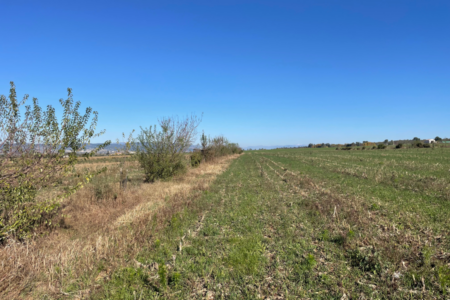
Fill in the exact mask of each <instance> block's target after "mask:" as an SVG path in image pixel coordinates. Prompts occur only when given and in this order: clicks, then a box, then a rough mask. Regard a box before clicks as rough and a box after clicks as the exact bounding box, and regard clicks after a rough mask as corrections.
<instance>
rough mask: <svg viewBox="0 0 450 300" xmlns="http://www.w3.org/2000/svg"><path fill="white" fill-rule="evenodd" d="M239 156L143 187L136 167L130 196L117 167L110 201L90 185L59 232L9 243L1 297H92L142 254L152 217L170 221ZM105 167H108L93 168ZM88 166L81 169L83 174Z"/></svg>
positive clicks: (69, 205) (0, 252)
mask: <svg viewBox="0 0 450 300" xmlns="http://www.w3.org/2000/svg"><path fill="white" fill-rule="evenodd" d="M237 156H238V155H235V156H229V157H224V158H220V159H218V160H216V161H215V162H212V163H205V164H202V165H201V166H200V167H198V168H196V169H190V170H189V171H188V173H187V174H185V175H183V176H180V177H176V178H174V179H173V180H172V181H169V182H156V183H153V184H142V181H139V174H137V173H136V174H135V176H134V179H133V170H135V169H133V168H136V165H133V163H130V164H129V165H127V166H125V167H126V168H128V169H130V171H131V172H130V174H131V177H132V181H131V183H133V180H134V183H135V184H130V185H129V188H128V189H127V190H126V191H122V190H121V189H120V186H119V183H118V181H117V180H115V177H114V176H115V175H114V174H115V173H117V168H118V165H117V164H116V163H112V164H113V165H114V168H113V169H114V170H113V171H111V172H110V173H107V174H105V175H103V176H104V177H105V178H104V179H105V182H106V180H109V179H111V177H112V182H113V183H111V184H109V187H110V191H109V192H110V193H109V194H108V193H105V194H103V196H104V198H100V199H99V197H98V196H97V195H96V190H95V187H94V186H87V187H86V188H85V189H83V190H81V191H80V192H78V193H77V194H76V195H74V196H73V197H72V198H70V199H68V200H67V201H66V202H65V203H63V210H62V213H63V214H64V215H65V216H67V217H64V218H61V219H60V220H54V222H56V221H57V222H59V223H60V227H59V228H57V229H55V230H54V231H53V232H51V233H50V234H48V235H47V236H44V237H36V238H35V239H33V240H30V241H28V242H25V243H19V242H17V241H9V243H8V244H7V245H6V246H5V247H3V248H1V249H0V261H1V263H2V268H1V271H0V295H1V297H2V298H3V299H14V298H21V297H25V298H27V297H31V298H35V297H44V296H47V297H50V298H59V297H62V296H64V295H65V294H66V293H64V292H63V291H67V290H73V293H71V295H72V296H75V298H76V297H83V296H86V294H87V293H88V291H90V290H91V289H92V288H93V287H95V283H96V281H97V282H98V281H99V280H103V279H104V278H107V277H108V274H110V272H111V271H112V270H114V269H115V268H116V267H118V266H121V265H123V264H125V263H126V260H127V255H128V256H129V257H132V255H133V254H135V253H137V252H138V251H139V250H140V249H141V247H142V245H143V244H144V241H140V240H139V239H141V238H143V237H144V236H148V231H149V230H154V229H155V227H154V226H153V228H149V226H148V225H149V224H150V223H151V222H154V221H155V220H152V216H155V215H156V214H157V213H159V217H158V218H159V219H164V217H165V216H170V213H171V211H173V210H175V209H179V208H180V207H182V206H183V205H186V201H190V200H192V195H191V194H192V193H193V192H195V191H196V190H197V191H202V190H204V189H206V188H207V187H208V186H209V184H210V183H211V182H212V181H213V180H214V179H215V177H216V176H217V175H218V174H220V173H221V172H223V171H224V170H225V169H226V168H227V167H228V165H229V163H230V162H231V160H233V159H235V158H236V157H237ZM94 165H95V166H94ZM109 165H110V166H111V164H109ZM116 165H117V166H116ZM104 166H108V163H98V164H89V166H88V167H89V168H94V167H95V168H102V167H104ZM83 167H84V166H83V165H79V166H77V171H78V169H79V168H83ZM194 194H195V193H194ZM169 199H170V200H169ZM189 199H190V200H189ZM168 206H170V207H168ZM144 232H146V233H147V235H146V234H143V233H144ZM99 266H100V267H99ZM71 287H73V288H71Z"/></svg>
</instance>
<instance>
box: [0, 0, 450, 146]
mask: <svg viewBox="0 0 450 300" xmlns="http://www.w3.org/2000/svg"><path fill="white" fill-rule="evenodd" d="M0 8H1V11H2V18H3V20H2V29H3V30H2V32H1V34H0V35H1V40H2V45H3V47H0V54H1V56H0V57H1V61H0V62H1V66H2V71H1V72H0V94H5V95H7V94H8V92H9V82H10V81H14V82H15V84H16V87H17V92H18V97H22V96H23V94H30V97H37V98H38V99H39V101H40V104H41V105H42V106H45V105H47V104H52V105H53V106H55V107H56V108H59V103H58V102H57V101H58V99H60V98H64V97H65V96H66V89H67V87H71V88H72V89H73V93H74V98H75V100H80V101H81V102H82V104H83V106H91V107H93V108H94V110H97V111H99V126H98V128H99V129H106V134H105V135H104V136H102V137H101V138H100V139H99V140H96V141H94V142H102V141H104V140H106V139H111V140H112V141H115V140H116V138H118V137H120V135H121V133H122V132H125V133H129V132H131V130H132V129H136V130H139V126H143V127H148V126H149V125H153V124H155V123H156V122H157V120H158V118H161V117H164V116H171V115H180V116H184V115H187V114H190V113H196V114H198V115H200V114H201V113H202V112H203V113H204V117H203V122H202V124H201V126H200V132H201V131H202V130H205V133H206V134H209V135H211V136H214V135H217V134H223V135H225V136H226V137H227V138H228V139H229V140H230V141H232V142H238V143H239V144H240V145H241V146H243V147H248V146H250V147H251V146H256V145H265V146H273V145H307V144H309V143H322V142H325V143H346V142H356V141H360V142H361V141H363V140H368V141H382V140H384V139H389V140H396V139H411V138H413V137H415V136H418V137H420V138H422V139H425V138H434V137H435V136H441V137H450V134H449V133H448V129H449V125H448V111H449V109H450V102H449V101H448V99H449V96H450V84H449V82H450V72H448V70H450V56H449V55H448V54H449V53H450V39H448V32H450V18H449V17H448V16H449V15H450V2H448V1H421V2H418V1H415V2H412V1H389V2H388V1H370V2H369V1H317V0H316V1H257V2H256V1H214V2H211V1H190V2H189V3H187V2H186V1H164V2H156V1H94V2H90V1H89V2H88V1H75V2H71V3H69V2H65V1H13V2H2V3H1V4H0Z"/></svg>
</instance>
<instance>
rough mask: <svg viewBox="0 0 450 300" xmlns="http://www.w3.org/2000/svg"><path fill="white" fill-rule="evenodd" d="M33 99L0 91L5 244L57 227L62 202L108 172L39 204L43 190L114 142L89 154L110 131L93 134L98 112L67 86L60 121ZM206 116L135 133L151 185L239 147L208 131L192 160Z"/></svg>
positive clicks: (132, 141) (0, 202) (0, 213)
mask: <svg viewBox="0 0 450 300" xmlns="http://www.w3.org/2000/svg"><path fill="white" fill-rule="evenodd" d="M28 99H29V95H25V96H24V97H23V99H22V100H18V99H17V95H16V87H15V85H14V83H13V82H10V90H9V96H5V95H1V96H0V243H2V242H4V241H5V240H6V239H7V238H9V237H15V238H19V239H23V238H27V237H29V236H31V234H32V232H33V230H34V229H36V228H37V227H42V226H44V227H51V226H53V225H54V224H51V220H52V218H53V217H54V216H56V215H57V214H58V213H60V211H61V203H62V201H63V200H64V199H66V198H67V197H69V196H70V195H72V194H74V193H75V192H77V191H78V190H79V189H81V188H83V187H84V186H85V185H86V184H88V183H89V181H90V180H92V178H93V177H94V176H96V175H98V174H100V173H102V172H104V171H106V168H103V169H101V170H99V171H95V172H91V171H86V172H85V173H84V174H83V176H81V177H79V180H78V182H77V183H76V184H75V185H73V186H67V187H65V188H64V189H63V190H62V191H60V192H57V189H53V190H52V191H53V192H56V194H55V193H52V195H54V196H52V197H51V198H45V199H40V200H39V201H38V200H37V198H38V193H39V192H43V191H46V190H49V189H52V188H54V187H55V186H56V185H57V184H58V183H61V182H62V180H63V179H64V178H65V177H69V176H73V174H74V172H75V168H74V167H75V165H76V164H77V163H78V162H79V161H80V160H87V159H89V158H90V157H92V156H94V155H96V154H97V153H98V152H99V151H100V150H101V149H104V148H105V147H107V146H108V145H110V144H111V141H106V142H105V143H103V144H100V145H98V146H97V147H95V148H94V149H93V150H91V151H89V152H87V151H85V150H86V147H87V145H89V144H90V142H91V140H92V139H93V138H97V137H100V136H101V135H103V134H104V132H105V130H102V131H98V132H97V131H96V127H97V123H98V112H97V111H94V110H93V109H92V108H91V107H88V108H86V110H85V111H84V112H80V106H81V102H80V101H77V102H75V101H74V100H73V94H72V90H71V89H70V88H68V89H67V98H66V99H65V100H63V99H60V100H59V102H60V105H61V106H62V109H63V114H62V118H61V119H58V118H57V116H56V111H55V108H53V107H52V106H47V108H46V109H43V108H42V107H41V106H40V105H39V102H38V99H37V98H33V99H32V103H31V105H26V102H27V100H28ZM201 121H202V118H201V117H198V116H196V115H191V116H188V117H186V118H179V117H166V118H163V119H160V120H159V121H158V124H157V125H154V126H150V127H148V128H142V127H141V132H140V133H139V134H138V136H137V138H133V137H132V134H130V136H129V137H128V140H127V142H126V143H125V146H124V149H123V150H125V152H127V153H129V152H130V149H133V150H136V151H135V154H133V156H132V158H133V159H136V160H137V161H138V162H139V163H140V165H141V167H142V169H143V170H144V175H145V181H147V182H154V181H156V180H170V179H171V178H172V177H173V176H175V175H177V174H182V173H183V172H186V170H187V168H188V166H189V165H191V166H194V167H195V166H198V165H199V164H200V163H201V162H203V161H210V160H213V159H214V158H216V157H219V156H223V155H228V154H233V153H241V152H242V149H241V148H240V147H239V145H238V144H235V143H230V142H228V140H227V139H226V138H224V137H223V136H219V137H215V138H212V139H210V138H206V136H205V134H204V133H203V135H202V138H201V142H202V147H203V148H202V149H200V150H199V151H196V152H194V153H192V154H191V155H190V157H189V158H188V159H187V158H186V151H187V149H188V148H189V147H191V146H192V144H193V143H194V141H195V139H196V136H197V128H198V126H199V124H200V123H201ZM124 138H125V135H124ZM80 152H84V153H83V154H82V155H79V153H80ZM41 195H42V193H41Z"/></svg>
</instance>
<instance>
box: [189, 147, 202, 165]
mask: <svg viewBox="0 0 450 300" xmlns="http://www.w3.org/2000/svg"><path fill="white" fill-rule="evenodd" d="M202 159H203V156H202V153H201V152H200V151H195V152H194V153H192V154H191V166H192V167H194V168H195V167H198V166H199V165H200V163H201V162H202Z"/></svg>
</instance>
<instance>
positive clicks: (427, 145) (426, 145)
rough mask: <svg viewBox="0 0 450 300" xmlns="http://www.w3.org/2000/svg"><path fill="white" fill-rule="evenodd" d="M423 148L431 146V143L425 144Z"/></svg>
mask: <svg viewBox="0 0 450 300" xmlns="http://www.w3.org/2000/svg"><path fill="white" fill-rule="evenodd" d="M423 148H431V145H430V144H423Z"/></svg>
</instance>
